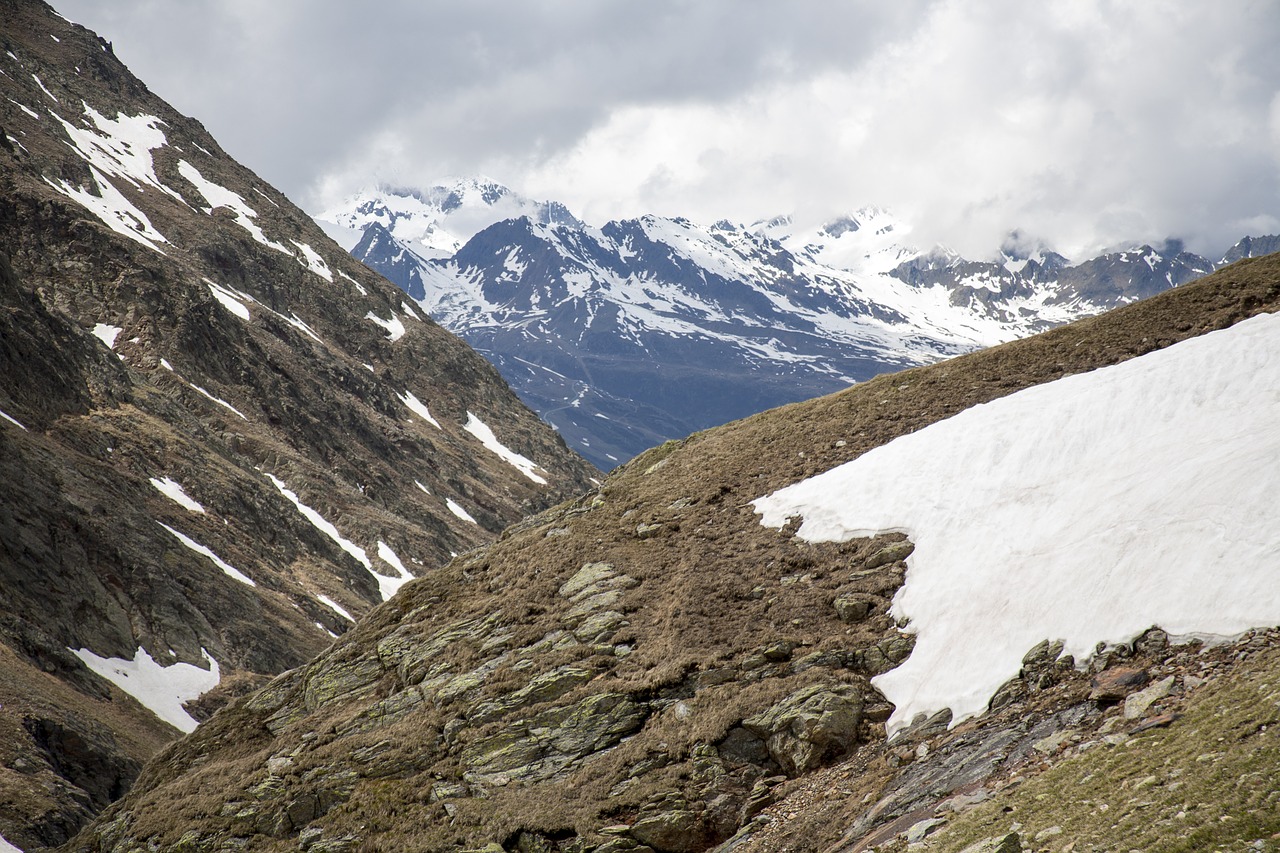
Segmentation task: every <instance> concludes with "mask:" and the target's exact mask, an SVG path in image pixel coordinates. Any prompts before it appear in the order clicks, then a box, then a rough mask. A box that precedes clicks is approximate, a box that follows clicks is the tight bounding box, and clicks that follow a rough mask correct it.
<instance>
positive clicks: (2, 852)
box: [0, 835, 22, 853]
mask: <svg viewBox="0 0 1280 853" xmlns="http://www.w3.org/2000/svg"><path fill="white" fill-rule="evenodd" d="M0 853H22V848H21V847H17V846H15V845H14V844H13V843H12V842H10V841H9V840H8V839H7V838H5V837H4V836H3V835H0Z"/></svg>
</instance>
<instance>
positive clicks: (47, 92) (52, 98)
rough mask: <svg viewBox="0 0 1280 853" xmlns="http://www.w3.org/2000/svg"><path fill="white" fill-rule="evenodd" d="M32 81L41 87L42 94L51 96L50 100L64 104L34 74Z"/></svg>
mask: <svg viewBox="0 0 1280 853" xmlns="http://www.w3.org/2000/svg"><path fill="white" fill-rule="evenodd" d="M54 41H57V39H54ZM31 79H32V80H35V81H36V85H37V86H39V87H40V91H41V92H44V93H45V94H46V95H48V96H49V98H50V100H52V101H53V102H54V103H55V104H60V103H62V102H61V101H59V100H58V99H57V98H56V97H54V95H53V92H50V91H49V89H48V88H47V87H46V86H45V85H44V84H43V83H41V82H40V78H39V77H37V76H36V75H34V74H32V75H31Z"/></svg>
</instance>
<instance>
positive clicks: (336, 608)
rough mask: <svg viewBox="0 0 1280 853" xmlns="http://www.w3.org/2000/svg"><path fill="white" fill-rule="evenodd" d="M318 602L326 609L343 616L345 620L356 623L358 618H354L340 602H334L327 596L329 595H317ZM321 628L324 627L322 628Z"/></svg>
mask: <svg viewBox="0 0 1280 853" xmlns="http://www.w3.org/2000/svg"><path fill="white" fill-rule="evenodd" d="M316 601H319V602H320V603H321V604H323V605H324V606H325V607H328V608H329V609H330V610H332V611H333V612H334V613H337V614H338V615H339V616H341V617H342V618H343V619H346V620H347V621H348V622H355V621H356V618H355V617H354V616H352V615H351V614H350V613H348V612H347V611H346V608H344V607H343V606H342V605H341V604H339V603H338V602H336V601H334V600H333V599H332V598H330V597H329V596H327V595H317V596H316ZM321 627H324V626H321ZM326 630H327V629H326Z"/></svg>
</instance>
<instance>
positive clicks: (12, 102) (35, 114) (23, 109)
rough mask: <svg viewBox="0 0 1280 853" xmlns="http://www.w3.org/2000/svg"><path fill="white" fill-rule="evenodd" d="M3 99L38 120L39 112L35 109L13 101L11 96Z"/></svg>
mask: <svg viewBox="0 0 1280 853" xmlns="http://www.w3.org/2000/svg"><path fill="white" fill-rule="evenodd" d="M5 76H8V75H5ZM5 100H6V101H8V102H9V103H11V104H13V105H14V106H15V107H17V108H18V109H20V110H22V111H23V112H24V113H26V114H27V115H29V116H31V117H32V118H33V119H36V120H37V121H39V120H40V113H38V112H36V111H35V110H33V109H31V108H30V107H28V106H26V105H25V104H20V103H18V102H17V101H15V100H14V99H13V98H5Z"/></svg>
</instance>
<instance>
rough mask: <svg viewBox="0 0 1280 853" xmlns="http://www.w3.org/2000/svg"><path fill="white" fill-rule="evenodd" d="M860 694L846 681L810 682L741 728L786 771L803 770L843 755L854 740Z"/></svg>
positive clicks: (743, 723) (794, 773)
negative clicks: (761, 743)
mask: <svg viewBox="0 0 1280 853" xmlns="http://www.w3.org/2000/svg"><path fill="white" fill-rule="evenodd" d="M863 704H864V694H863V691H862V689H861V688H858V687H853V686H850V685H838V686H824V685H815V686H813V687H806V688H805V689H803V690H799V691H797V692H795V693H792V694H791V695H790V696H788V697H787V698H785V699H783V700H782V701H781V702H779V703H778V704H777V705H774V706H773V707H772V708H770V709H768V710H767V711H764V712H763V713H760V714H756V715H755V716H752V717H748V718H747V719H745V720H743V721H742V728H744V729H746V730H747V731H749V732H751V733H753V734H755V735H756V736H757V737H759V738H760V739H762V740H763V741H764V742H765V745H766V746H767V747H768V750H769V755H770V756H771V757H772V758H773V760H774V761H776V762H777V763H778V765H779V766H780V767H782V768H783V770H785V771H786V772H787V773H788V774H789V775H792V776H795V775H798V774H801V773H807V772H809V771H810V770H813V769H814V768H816V767H819V766H820V765H822V764H823V763H824V762H825V761H827V760H829V759H831V758H835V757H837V756H841V755H844V754H845V753H847V752H848V751H849V750H850V748H851V747H853V745H854V744H855V743H856V742H857V739H858V725H859V724H860V723H861V722H862V708H863Z"/></svg>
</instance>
